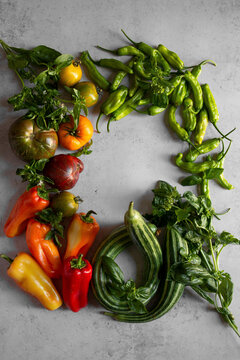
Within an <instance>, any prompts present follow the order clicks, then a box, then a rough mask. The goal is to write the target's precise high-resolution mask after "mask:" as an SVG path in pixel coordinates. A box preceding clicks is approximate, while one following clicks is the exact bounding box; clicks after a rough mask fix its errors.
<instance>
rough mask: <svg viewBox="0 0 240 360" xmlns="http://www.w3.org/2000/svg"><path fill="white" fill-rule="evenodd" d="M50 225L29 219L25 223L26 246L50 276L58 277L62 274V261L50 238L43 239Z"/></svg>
mask: <svg viewBox="0 0 240 360" xmlns="http://www.w3.org/2000/svg"><path fill="white" fill-rule="evenodd" d="M50 230H51V226H50V225H47V224H43V223H40V222H39V221H37V220H35V219H33V218H32V219H30V220H29V221H28V224H27V230H26V241H27V245H28V248H29V250H30V252H31V254H32V255H33V257H34V258H35V259H36V260H37V262H38V263H39V265H40V266H41V267H42V268H43V270H44V271H45V273H46V274H47V275H48V276H49V277H50V278H59V277H60V276H61V274H62V261H61V257H60V254H59V251H58V247H57V246H56V245H55V243H54V242H53V240H52V239H50V240H45V237H46V235H47V233H48V232H49V231H50Z"/></svg>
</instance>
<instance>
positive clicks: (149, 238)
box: [124, 202, 163, 297]
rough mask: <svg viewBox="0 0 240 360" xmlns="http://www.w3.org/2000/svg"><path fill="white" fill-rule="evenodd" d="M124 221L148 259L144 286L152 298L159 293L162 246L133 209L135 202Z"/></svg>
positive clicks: (131, 236) (134, 240)
mask: <svg viewBox="0 0 240 360" xmlns="http://www.w3.org/2000/svg"><path fill="white" fill-rule="evenodd" d="M124 221H125V225H126V228H127V230H128V232H129V236H130V238H131V239H132V240H133V242H134V243H135V244H136V245H137V246H138V247H139V248H140V250H141V251H142V253H143V254H144V256H145V258H146V262H147V269H148V271H147V279H146V282H145V284H144V286H146V287H148V288H149V289H151V297H152V296H153V295H154V294H155V292H156V291H157V288H158V285H159V271H160V269H161V267H162V264H163V258H162V250H161V247H160V244H159V242H158V240H157V238H156V236H155V235H154V234H153V232H152V231H151V230H150V228H149V226H148V225H147V223H146V220H145V219H144V218H143V216H142V215H141V214H140V212H139V211H137V210H135V209H134V208H133V202H130V205H129V208H128V211H127V212H126V214H125V217H124Z"/></svg>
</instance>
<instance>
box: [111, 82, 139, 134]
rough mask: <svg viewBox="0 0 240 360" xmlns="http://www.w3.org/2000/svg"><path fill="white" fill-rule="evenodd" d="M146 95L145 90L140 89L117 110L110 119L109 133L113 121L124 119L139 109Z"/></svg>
mask: <svg viewBox="0 0 240 360" xmlns="http://www.w3.org/2000/svg"><path fill="white" fill-rule="evenodd" d="M143 94H144V90H143V89H138V90H137V91H136V93H135V94H134V95H133V96H132V97H131V98H130V99H128V100H127V101H125V102H124V103H123V104H122V105H121V106H120V107H119V108H118V109H117V110H115V111H114V112H113V113H112V115H111V117H110V119H109V120H108V125H107V130H108V131H109V125H110V123H111V122H112V121H118V120H120V119H122V118H123V117H125V116H127V115H128V114H130V113H131V112H132V111H133V110H134V108H136V107H137V105H138V102H139V100H141V98H142V96H143Z"/></svg>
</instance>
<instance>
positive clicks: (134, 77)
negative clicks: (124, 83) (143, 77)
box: [129, 74, 139, 97]
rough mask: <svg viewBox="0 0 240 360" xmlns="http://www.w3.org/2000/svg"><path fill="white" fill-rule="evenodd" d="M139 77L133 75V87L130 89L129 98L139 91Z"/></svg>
mask: <svg viewBox="0 0 240 360" xmlns="http://www.w3.org/2000/svg"><path fill="white" fill-rule="evenodd" d="M138 86H139V85H138V76H137V75H136V74H133V75H132V84H131V87H130V89H129V97H132V96H133V95H134V94H135V92H136V91H137V89H138Z"/></svg>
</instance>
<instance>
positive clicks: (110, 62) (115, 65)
mask: <svg viewBox="0 0 240 360" xmlns="http://www.w3.org/2000/svg"><path fill="white" fill-rule="evenodd" d="M92 61H93V60H92ZM93 63H94V64H95V65H98V66H101V67H105V68H109V69H113V70H121V71H125V72H126V73H127V74H133V70H132V69H131V68H130V67H129V66H128V65H126V64H124V63H123V62H121V61H119V60H117V59H100V60H98V61H95V60H94V61H93Z"/></svg>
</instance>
